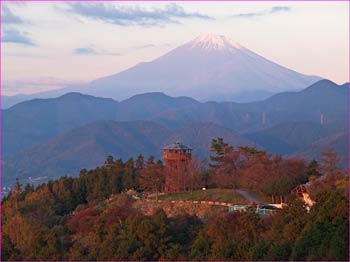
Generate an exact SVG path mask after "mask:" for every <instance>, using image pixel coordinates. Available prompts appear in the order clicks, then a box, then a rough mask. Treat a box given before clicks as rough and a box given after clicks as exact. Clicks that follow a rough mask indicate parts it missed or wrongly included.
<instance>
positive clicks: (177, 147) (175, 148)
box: [163, 142, 192, 192]
mask: <svg viewBox="0 0 350 262" xmlns="http://www.w3.org/2000/svg"><path fill="white" fill-rule="evenodd" d="M191 157H192V148H191V147H189V146H186V145H184V144H182V143H181V142H176V143H174V144H171V145H168V146H166V147H164V148H163V158H164V161H165V184H164V191H165V192H181V191H185V190H186V188H187V185H186V178H187V174H188V168H189V163H190V160H191Z"/></svg>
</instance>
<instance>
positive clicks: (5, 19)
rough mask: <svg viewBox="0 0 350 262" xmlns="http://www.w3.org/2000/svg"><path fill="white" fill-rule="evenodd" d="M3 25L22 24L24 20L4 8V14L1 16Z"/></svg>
mask: <svg viewBox="0 0 350 262" xmlns="http://www.w3.org/2000/svg"><path fill="white" fill-rule="evenodd" d="M1 23H3V24H22V23H23V20H22V19H21V18H20V17H18V16H16V15H15V14H14V13H12V11H11V10H10V9H9V8H8V7H7V6H3V7H2V14H1Z"/></svg>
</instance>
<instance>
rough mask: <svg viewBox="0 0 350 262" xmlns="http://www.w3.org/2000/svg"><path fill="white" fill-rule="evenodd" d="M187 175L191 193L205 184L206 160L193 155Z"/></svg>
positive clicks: (187, 183)
mask: <svg viewBox="0 0 350 262" xmlns="http://www.w3.org/2000/svg"><path fill="white" fill-rule="evenodd" d="M187 171H188V172H187V176H186V180H187V181H186V182H185V183H186V185H187V186H188V188H189V190H190V191H191V193H192V192H193V190H195V189H198V188H202V187H203V185H204V173H205V165H204V161H203V160H200V159H199V158H197V157H195V156H192V159H191V160H190V162H189V165H188V170H187Z"/></svg>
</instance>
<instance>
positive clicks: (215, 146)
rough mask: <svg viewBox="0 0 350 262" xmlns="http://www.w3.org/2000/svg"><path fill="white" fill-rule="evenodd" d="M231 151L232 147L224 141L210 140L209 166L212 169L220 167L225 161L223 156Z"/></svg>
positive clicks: (219, 139) (220, 139)
mask: <svg viewBox="0 0 350 262" xmlns="http://www.w3.org/2000/svg"><path fill="white" fill-rule="evenodd" d="M232 151H233V147H232V146H230V145H229V144H227V143H225V142H224V139H223V138H221V137H219V138H218V139H212V140H211V145H210V152H211V153H210V161H212V163H209V166H210V167H212V168H215V167H218V166H220V165H221V164H222V163H223V162H224V161H225V155H226V154H228V153H229V152H232Z"/></svg>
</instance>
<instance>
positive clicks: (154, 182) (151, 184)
mask: <svg viewBox="0 0 350 262" xmlns="http://www.w3.org/2000/svg"><path fill="white" fill-rule="evenodd" d="M163 184H164V167H163V164H162V162H157V163H154V157H153V156H150V157H149V158H148V160H147V162H146V167H145V168H144V169H143V170H142V171H141V174H140V177H139V185H140V188H141V189H143V190H145V191H148V192H152V193H156V199H158V193H159V192H160V191H161V190H162V186H163Z"/></svg>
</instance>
